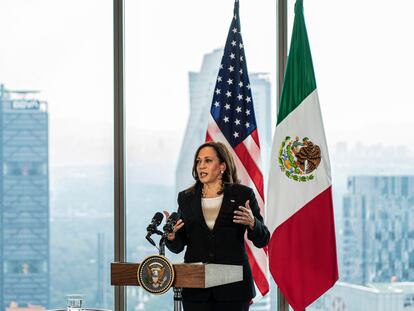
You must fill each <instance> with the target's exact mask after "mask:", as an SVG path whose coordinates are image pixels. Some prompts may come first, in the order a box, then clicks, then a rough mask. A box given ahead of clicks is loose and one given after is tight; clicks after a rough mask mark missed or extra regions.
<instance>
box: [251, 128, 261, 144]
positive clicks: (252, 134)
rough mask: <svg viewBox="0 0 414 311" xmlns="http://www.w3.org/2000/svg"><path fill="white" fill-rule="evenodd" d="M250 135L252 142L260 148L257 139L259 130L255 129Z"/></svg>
mask: <svg viewBox="0 0 414 311" xmlns="http://www.w3.org/2000/svg"><path fill="white" fill-rule="evenodd" d="M250 136H252V138H253V140H254V142H255V143H256V145H257V146H258V147H259V148H260V141H259V132H258V131H257V130H254V131H253V132H252V133H251V134H250Z"/></svg>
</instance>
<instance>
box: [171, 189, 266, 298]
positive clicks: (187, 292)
mask: <svg viewBox="0 0 414 311" xmlns="http://www.w3.org/2000/svg"><path fill="white" fill-rule="evenodd" d="M247 200H250V208H251V210H252V212H253V215H254V216H255V218H256V224H255V227H254V230H250V228H248V226H245V225H241V224H236V223H234V222H233V215H234V211H235V210H237V209H238V207H239V206H244V205H245V203H246V201H247ZM178 212H179V214H180V216H181V219H182V220H183V221H184V227H183V228H182V229H181V230H179V231H178V232H177V233H176V236H175V239H174V240H173V241H167V243H166V245H167V247H168V249H169V250H170V251H172V252H174V253H179V252H181V251H182V250H183V249H184V247H185V246H187V249H186V251H185V256H184V262H186V263H191V262H203V263H217V264H233V265H243V281H241V282H236V283H232V284H226V285H221V286H216V287H213V288H207V289H184V290H183V299H184V300H189V301H206V300H208V299H209V298H211V297H212V298H213V299H215V300H217V301H236V300H243V301H249V300H250V299H252V298H253V297H254V296H255V294H256V292H255V289H254V284H253V277H252V272H251V269H250V265H249V262H248V257H247V253H246V249H245V245H244V234H245V232H246V230H247V236H248V238H249V239H250V240H251V241H252V242H253V244H254V245H255V246H256V247H264V246H266V245H267V243H268V242H269V237H270V234H269V230H268V229H267V228H266V226H265V225H264V223H263V218H262V216H261V215H260V212H259V206H258V204H257V201H256V198H255V196H254V193H253V190H252V189H250V188H249V187H246V186H243V185H240V184H226V185H225V187H224V197H223V203H222V205H221V208H220V212H219V214H218V216H217V219H216V222H215V225H214V228H213V230H210V229H209V228H208V227H207V224H206V222H205V220H204V216H203V212H202V209H201V186H196V187H195V191H194V192H192V193H191V192H190V193H188V192H187V193H186V191H182V192H180V193H179V194H178Z"/></svg>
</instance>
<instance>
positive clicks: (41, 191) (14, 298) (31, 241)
mask: <svg viewBox="0 0 414 311" xmlns="http://www.w3.org/2000/svg"><path fill="white" fill-rule="evenodd" d="M36 96H37V94H36V92H33V91H11V90H7V89H5V88H4V86H3V85H1V86H0V264H1V267H2V269H0V271H1V272H0V308H1V310H4V309H5V308H6V307H7V306H8V305H10V303H12V302H16V303H18V304H19V306H20V305H23V306H25V305H27V304H34V305H42V306H44V307H47V306H48V304H49V271H50V270H49V169H48V159H49V157H48V150H49V147H48V113H47V103H46V102H43V101H40V100H38V99H37V98H36Z"/></svg>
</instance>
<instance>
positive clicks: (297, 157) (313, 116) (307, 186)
mask: <svg viewBox="0 0 414 311" xmlns="http://www.w3.org/2000/svg"><path fill="white" fill-rule="evenodd" d="M330 170H331V169H330V164H329V156H328V149H327V145H326V139H325V133H324V128H323V123H322V116H321V110H320V106H319V100H318V92H317V88H316V81H315V74H314V71H313V64H312V57H311V52H310V47H309V41H308V36H307V32H306V26H305V19H304V16H303V1H302V0H297V1H296V4H295V20H294V25H293V32H292V40H291V45H290V51H289V56H288V61H287V67H286V73H285V79H284V84H283V89H282V96H281V102H280V107H279V112H278V116H277V126H276V132H275V136H274V139H273V148H272V154H271V169H270V175H269V185H268V198H267V225H268V228H269V230H270V232H271V233H272V237H271V239H270V242H269V265H270V272H271V274H272V276H273V278H274V279H275V281H276V284H277V285H278V287H279V288H280V290H281V291H282V293H283V295H284V296H285V297H286V299H287V301H288V302H289V304H290V305H291V306H292V308H293V309H294V310H295V311H302V310H303V309H305V308H306V306H308V305H309V304H311V303H312V302H313V301H315V300H316V299H317V298H318V297H319V296H321V295H322V294H323V293H324V292H326V291H327V290H328V289H329V288H330V287H332V286H333V285H334V283H335V282H336V280H338V268H337V258H336V243H335V227H334V215H333V204H332V185H331V173H330Z"/></svg>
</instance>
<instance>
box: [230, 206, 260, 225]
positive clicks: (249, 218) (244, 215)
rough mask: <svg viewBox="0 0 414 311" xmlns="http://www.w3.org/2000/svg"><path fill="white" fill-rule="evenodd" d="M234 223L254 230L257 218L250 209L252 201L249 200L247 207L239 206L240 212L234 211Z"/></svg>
mask: <svg viewBox="0 0 414 311" xmlns="http://www.w3.org/2000/svg"><path fill="white" fill-rule="evenodd" d="M234 214H235V215H234V217H233V222H235V223H237V224H242V225H246V226H249V228H250V230H253V229H254V226H255V224H256V218H255V217H254V216H253V213H252V210H251V209H250V201H249V200H247V201H246V204H245V206H239V210H236V211H234Z"/></svg>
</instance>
